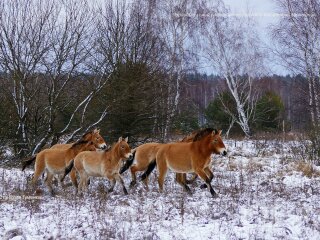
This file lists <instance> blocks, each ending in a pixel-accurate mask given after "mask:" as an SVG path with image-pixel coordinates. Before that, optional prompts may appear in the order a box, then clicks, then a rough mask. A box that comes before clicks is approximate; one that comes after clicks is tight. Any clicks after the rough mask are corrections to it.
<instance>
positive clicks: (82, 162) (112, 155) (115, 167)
mask: <svg viewBox="0 0 320 240" xmlns="http://www.w3.org/2000/svg"><path fill="white" fill-rule="evenodd" d="M131 156H132V153H131V149H130V147H129V145H128V138H125V139H123V138H122V137H120V138H119V140H118V142H117V143H116V144H114V145H113V146H112V147H111V149H110V150H108V151H103V152H88V151H86V152H82V153H80V154H78V155H77V156H76V157H75V159H74V160H73V161H72V162H71V164H70V165H69V166H68V167H67V168H66V170H65V175H64V176H66V175H67V174H68V173H69V172H70V171H71V170H72V169H76V171H77V173H79V175H80V182H79V189H80V191H85V190H86V189H87V182H88V180H89V177H90V176H92V177H105V178H108V179H110V180H111V181H112V183H111V188H110V189H109V190H108V192H112V191H113V189H114V186H115V184H116V182H117V181H119V182H120V183H121V185H122V187H123V191H124V193H125V194H128V191H127V189H126V187H125V186H124V182H123V179H122V178H121V176H120V174H119V170H120V166H121V163H122V161H123V160H125V159H127V158H129V157H131ZM75 187H77V185H75Z"/></svg>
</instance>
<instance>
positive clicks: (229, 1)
mask: <svg viewBox="0 0 320 240" xmlns="http://www.w3.org/2000/svg"><path fill="white" fill-rule="evenodd" d="M224 2H225V4H226V5H228V6H229V7H230V10H231V13H234V14H237V15H238V14H241V13H243V16H246V14H247V13H249V14H252V18H253V19H254V21H255V22H256V25H257V28H258V32H259V34H260V36H261V39H262V40H263V41H264V42H265V43H266V44H267V46H272V40H271V38H270V35H269V31H268V26H270V25H271V24H275V23H277V22H278V21H279V17H277V16H276V14H277V13H279V11H278V9H277V7H276V4H275V3H274V0H224ZM268 67H269V68H270V70H271V73H276V74H287V73H288V72H287V71H286V70H285V69H284V68H283V67H281V66H279V65H277V64H274V61H271V62H270V63H269V66H268Z"/></svg>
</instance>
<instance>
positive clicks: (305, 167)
mask: <svg viewBox="0 0 320 240" xmlns="http://www.w3.org/2000/svg"><path fill="white" fill-rule="evenodd" d="M294 170H296V171H298V172H301V173H302V175H303V176H306V177H308V178H312V177H320V171H318V170H317V169H316V168H315V166H314V164H312V163H310V162H303V161H299V162H297V163H295V165H294Z"/></svg>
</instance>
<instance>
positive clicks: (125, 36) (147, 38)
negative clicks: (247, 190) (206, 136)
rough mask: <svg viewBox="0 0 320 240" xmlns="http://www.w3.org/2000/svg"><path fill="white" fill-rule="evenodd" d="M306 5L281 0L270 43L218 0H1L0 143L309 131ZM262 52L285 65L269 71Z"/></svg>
mask: <svg viewBox="0 0 320 240" xmlns="http://www.w3.org/2000/svg"><path fill="white" fill-rule="evenodd" d="M308 3H309V5H306V4H304V3H302V2H301V3H300V2H298V1H284V0H282V1H278V4H279V7H282V9H283V11H285V12H287V13H288V14H289V16H290V17H289V18H287V17H286V18H283V19H280V22H279V23H278V25H274V26H272V28H271V29H270V33H269V35H270V36H271V37H273V38H274V46H273V48H272V49H271V48H268V49H266V48H265V47H263V41H262V40H261V39H260V38H259V35H258V32H257V31H256V30H254V29H255V26H254V22H253V21H252V19H240V18H237V17H232V18H229V17H227V14H228V11H229V10H228V8H227V7H226V6H225V5H224V4H223V2H222V1H214V2H212V3H209V2H207V1H200V2H193V1H179V2H178V3H173V2H170V1H166V0H161V1H156V0H153V1H144V0H138V1H132V2H130V1H128V2H126V1H107V2H105V3H103V4H102V3H99V2H97V3H92V2H91V1H87V0H80V1H76V4H75V2H74V1H72V0H63V1H62V0H49V1H47V2H45V3H44V2H43V1H41V0H35V1H31V0H17V1H2V2H1V5H0V26H1V28H0V84H1V85H0V86H1V88H0V98H1V99H0V112H1V115H0V142H1V144H2V145H9V146H10V147H12V148H13V149H14V151H15V153H16V154H17V155H19V156H26V155H30V154H34V153H36V152H39V151H40V150H41V149H42V148H44V147H47V146H51V145H54V144H55V143H58V142H70V141H74V140H75V138H76V137H78V136H79V135H81V134H83V133H84V132H86V131H88V130H89V129H93V128H94V127H99V128H101V129H103V134H104V136H105V137H106V139H108V140H110V141H112V140H115V139H117V138H118V137H119V136H129V138H130V141H131V142H132V143H135V142H144V141H146V140H147V139H157V140H158V141H162V142H165V141H167V140H169V139H171V138H172V137H173V136H176V135H181V134H187V133H190V132H191V131H193V130H196V129H199V128H203V127H208V126H209V127H214V128H221V129H222V130H223V131H224V132H225V133H226V134H227V135H229V134H230V135H233V136H244V137H246V138H251V137H254V136H256V135H257V134H258V135H259V134H260V135H261V134H262V135H263V133H269V132H271V133H290V132H293V133H297V132H298V133H299V132H300V133H301V132H308V131H310V130H315V129H317V127H318V125H319V121H320V105H319V104H320V103H319V97H318V96H319V75H318V74H319V66H320V65H319V64H320V62H319V60H318V58H317V57H316V56H317V54H318V53H319V49H318V47H317V43H318V41H319V39H318V38H319V37H318V35H317V32H318V31H319V26H318V25H317V24H316V22H315V21H317V18H316V17H315V16H319V15H318V14H319V12H318V5H317V4H316V2H314V1H309V2H308ZM288 6H289V7H288ZM292 11H294V12H297V11H298V12H308V13H309V12H310V11H311V12H312V14H311V15H310V16H312V17H309V18H303V17H300V18H299V16H296V15H294V14H291V15H290V13H291V12H292ZM284 23H285V24H284ZM302 27H303V29H305V30H304V31H302V30H301V29H302ZM291 33H294V34H291ZM310 36H312V37H310ZM289 40H290V41H289ZM304 46H306V47H304ZM311 46H312V47H311ZM268 52H269V53H268ZM270 52H271V53H272V56H273V58H275V59H277V61H278V62H279V64H280V65H282V66H284V67H285V68H286V69H287V70H288V72H290V73H291V74H290V75H286V76H280V75H276V74H273V73H272V72H271V71H270V70H269V69H268V64H267V62H268V61H270V55H271V54H270ZM204 63H205V64H206V66H209V68H208V67H207V68H208V69H210V70H209V71H211V72H208V71H207V72H206V73H204V72H203V71H202V70H201V69H202V68H203V65H204Z"/></svg>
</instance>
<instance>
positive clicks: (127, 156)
mask: <svg viewBox="0 0 320 240" xmlns="http://www.w3.org/2000/svg"><path fill="white" fill-rule="evenodd" d="M132 155H133V154H132V153H131V152H129V153H127V154H126V155H125V157H126V158H130V157H132Z"/></svg>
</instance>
